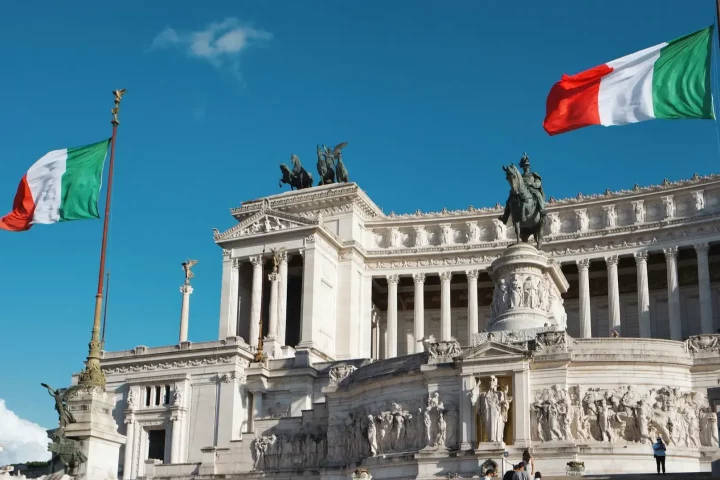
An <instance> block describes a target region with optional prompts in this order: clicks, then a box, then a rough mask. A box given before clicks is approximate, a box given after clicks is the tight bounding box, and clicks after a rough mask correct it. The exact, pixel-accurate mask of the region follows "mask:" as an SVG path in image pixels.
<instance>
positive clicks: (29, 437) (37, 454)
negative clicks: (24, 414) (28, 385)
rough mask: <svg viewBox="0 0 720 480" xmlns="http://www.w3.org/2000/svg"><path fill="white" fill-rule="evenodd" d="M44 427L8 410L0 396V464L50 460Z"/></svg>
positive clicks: (48, 441)
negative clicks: (0, 448)
mask: <svg viewBox="0 0 720 480" xmlns="http://www.w3.org/2000/svg"><path fill="white" fill-rule="evenodd" d="M45 430H46V429H45V428H43V427H41V426H40V425H38V424H37V423H33V422H31V421H29V420H25V419H24V418H20V417H18V416H17V414H15V412H13V411H12V410H9V409H8V408H7V406H6V405H5V400H3V399H1V398H0V445H2V446H3V450H2V451H1V452H0V465H8V464H10V463H24V462H33V461H45V460H50V452H48V449H47V446H48V443H50V439H48V436H47V432H46V431H45Z"/></svg>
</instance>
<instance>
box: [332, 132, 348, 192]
mask: <svg viewBox="0 0 720 480" xmlns="http://www.w3.org/2000/svg"><path fill="white" fill-rule="evenodd" d="M346 146H347V142H343V143H341V144H340V145H338V146H337V147H335V152H334V153H333V156H334V157H335V159H336V160H337V163H336V164H335V177H336V178H337V181H338V183H347V182H349V181H350V177H349V176H348V171H347V168H345V164H344V163H343V159H342V149H343V148H345V147H346Z"/></svg>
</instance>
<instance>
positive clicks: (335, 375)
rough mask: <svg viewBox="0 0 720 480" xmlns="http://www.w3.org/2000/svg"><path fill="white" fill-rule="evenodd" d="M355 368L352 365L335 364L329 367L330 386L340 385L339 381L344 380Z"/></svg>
mask: <svg viewBox="0 0 720 480" xmlns="http://www.w3.org/2000/svg"><path fill="white" fill-rule="evenodd" d="M355 370H357V367H355V366H353V365H342V364H341V365H335V366H333V367H332V368H331V369H330V386H331V387H336V386H338V385H340V382H342V381H343V380H345V379H346V378H347V377H349V376H350V375H352V373H353V372H354V371H355Z"/></svg>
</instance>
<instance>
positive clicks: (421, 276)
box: [412, 273, 425, 285]
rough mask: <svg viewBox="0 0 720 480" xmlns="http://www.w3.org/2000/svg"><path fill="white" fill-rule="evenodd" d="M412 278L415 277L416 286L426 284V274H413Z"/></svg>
mask: <svg viewBox="0 0 720 480" xmlns="http://www.w3.org/2000/svg"><path fill="white" fill-rule="evenodd" d="M412 277H413V281H414V282H415V285H418V284H424V283H425V274H424V273H413V276H412Z"/></svg>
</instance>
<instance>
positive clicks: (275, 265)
mask: <svg viewBox="0 0 720 480" xmlns="http://www.w3.org/2000/svg"><path fill="white" fill-rule="evenodd" d="M270 251H271V252H272V256H273V269H272V273H278V267H279V266H280V257H281V256H282V254H283V252H285V247H282V248H280V249H277V248H271V249H270Z"/></svg>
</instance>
